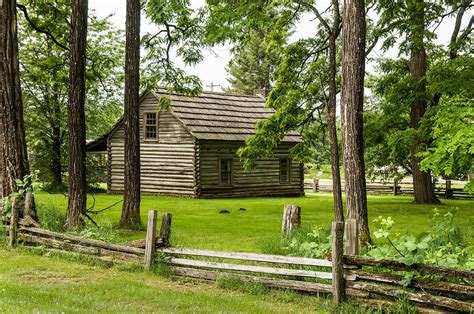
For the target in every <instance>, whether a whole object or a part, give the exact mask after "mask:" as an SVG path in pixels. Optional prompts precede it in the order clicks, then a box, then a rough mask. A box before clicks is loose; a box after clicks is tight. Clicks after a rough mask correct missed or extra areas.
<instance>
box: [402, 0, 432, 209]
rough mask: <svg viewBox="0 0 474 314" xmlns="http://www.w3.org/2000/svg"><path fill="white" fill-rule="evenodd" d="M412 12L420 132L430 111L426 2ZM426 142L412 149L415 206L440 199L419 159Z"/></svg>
mask: <svg viewBox="0 0 474 314" xmlns="http://www.w3.org/2000/svg"><path fill="white" fill-rule="evenodd" d="M408 3H409V7H408V11H409V12H410V13H411V17H410V19H411V25H412V26H411V27H412V36H411V39H410V53H411V55H410V73H411V75H412V77H413V79H414V80H415V81H416V82H417V84H418V90H417V91H415V93H416V94H417V95H419V97H418V99H417V100H416V101H414V102H413V104H412V106H411V112H410V125H411V127H412V128H413V129H415V130H418V128H419V127H420V122H421V120H422V118H423V116H424V114H425V112H426V109H427V102H426V83H425V82H424V78H425V75H426V51H425V44H424V34H425V31H426V30H425V17H424V14H425V10H424V5H425V4H424V0H415V1H409V2H408ZM425 141H426V139H423V136H417V139H415V140H414V141H413V143H412V146H411V167H412V173H413V191H414V196H415V203H417V204H436V203H439V201H438V199H437V198H436V195H435V191H434V186H433V182H432V178H431V173H430V172H429V171H421V169H420V165H419V163H420V161H421V159H422V158H420V157H418V156H416V154H417V153H418V151H419V150H418V148H419V147H420V146H422V145H424V144H425Z"/></svg>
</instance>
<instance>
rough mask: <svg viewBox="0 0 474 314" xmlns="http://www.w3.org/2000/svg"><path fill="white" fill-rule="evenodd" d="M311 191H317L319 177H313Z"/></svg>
mask: <svg viewBox="0 0 474 314" xmlns="http://www.w3.org/2000/svg"><path fill="white" fill-rule="evenodd" d="M313 192H319V179H318V178H313Z"/></svg>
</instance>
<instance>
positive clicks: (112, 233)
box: [77, 222, 118, 242]
mask: <svg viewBox="0 0 474 314" xmlns="http://www.w3.org/2000/svg"><path fill="white" fill-rule="evenodd" d="M77 235H78V236H80V237H84V238H91V239H96V240H102V241H106V242H117V237H118V235H117V230H116V229H115V228H113V226H112V223H110V222H109V223H108V224H104V223H102V224H101V225H100V226H94V225H88V226H87V227H86V228H85V229H82V230H80V231H79V232H78V234H77Z"/></svg>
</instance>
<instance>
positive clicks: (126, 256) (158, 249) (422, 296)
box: [0, 211, 474, 312]
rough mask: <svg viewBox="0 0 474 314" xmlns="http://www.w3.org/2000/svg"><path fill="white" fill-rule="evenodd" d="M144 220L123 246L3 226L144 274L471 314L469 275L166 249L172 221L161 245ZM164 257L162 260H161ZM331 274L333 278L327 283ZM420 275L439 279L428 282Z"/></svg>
mask: <svg viewBox="0 0 474 314" xmlns="http://www.w3.org/2000/svg"><path fill="white" fill-rule="evenodd" d="M149 215H150V216H149V224H148V231H147V238H146V240H143V241H135V242H134V243H131V244H126V245H123V244H113V243H108V242H105V241H100V240H95V239H88V238H83V237H78V236H75V235H70V234H63V233H58V232H52V231H49V230H45V229H42V228H39V227H38V226H37V225H35V224H34V223H32V222H31V220H29V219H20V220H19V221H18V225H19V226H18V228H11V226H9V227H8V228H7V230H9V233H11V234H13V233H12V230H13V231H14V230H17V232H15V233H14V234H15V235H16V236H17V237H16V238H15V239H14V240H15V242H16V241H18V242H19V243H22V244H23V245H26V246H29V247H33V248H38V247H39V248H41V249H42V250H49V251H51V252H54V253H57V252H75V253H79V254H85V255H88V256H91V257H93V258H98V259H104V260H107V261H110V260H113V261H115V260H116V261H126V262H134V263H137V262H138V263H142V264H143V265H144V268H145V269H152V267H153V264H154V263H159V262H160V263H167V264H168V265H169V266H170V267H171V269H172V271H173V272H174V274H175V275H177V276H185V277H191V278H196V279H202V280H206V281H215V280H218V279H219V278H221V277H232V278H235V279H238V280H241V281H242V282H254V283H259V284H263V285H265V286H268V287H277V288H286V289H293V290H296V291H304V292H307V293H315V294H321V293H324V294H331V293H334V284H335V281H334V280H333V278H336V277H337V276H342V277H341V278H342V283H343V284H342V286H341V289H342V294H341V296H342V295H344V294H345V295H347V296H348V297H350V298H361V299H363V300H367V302H368V301H373V302H379V303H380V302H383V303H387V302H392V303H393V302H395V301H396V299H397V298H400V297H404V298H407V299H408V300H409V301H411V302H412V303H413V304H414V305H415V306H420V305H422V306H429V307H435V308H440V309H448V310H454V311H458V312H469V311H471V312H473V311H474V304H473V299H474V286H473V282H474V272H473V271H471V270H462V269H453V268H447V267H441V266H437V265H426V264H413V265H405V264H403V263H400V262H396V261H388V260H375V259H373V258H370V257H367V256H358V255H347V254H346V255H344V256H342V263H343V267H342V269H340V268H339V267H333V262H331V261H328V260H325V259H315V258H306V257H293V256H280V255H270V254H257V253H242V252H223V251H213V250H197V249H188V248H173V247H166V246H165V244H169V234H170V232H171V216H170V215H167V214H166V215H164V216H163V217H164V218H163V219H162V226H161V230H164V231H163V233H162V232H160V234H165V235H166V237H168V238H167V239H162V238H160V237H156V235H155V230H156V212H155V211H150V213H149ZM0 220H3V222H4V223H6V224H9V223H10V222H11V219H2V218H0ZM354 224H355V222H354V221H348V222H347V224H346V227H345V233H346V236H345V237H346V239H353V240H351V241H357V232H356V230H357V226H356V225H354ZM32 225H33V226H32ZM338 228H339V229H341V226H339V227H338ZM343 229H344V228H343ZM343 229H341V230H343ZM354 238H355V240H354ZM345 250H346V253H349V254H357V245H356V244H354V243H349V244H348V243H346V245H345ZM162 255H166V256H167V257H166V258H162ZM337 269H339V270H337ZM336 271H337V272H338V274H337V276H336V277H333V276H334V274H335V272H336ZM387 271H390V273H387ZM407 272H408V273H410V274H415V275H416V274H418V275H419V276H415V277H414V279H412V280H411V281H410V282H408V283H407V284H406V285H405V286H404V285H402V284H401V282H403V281H406V276H405V274H407ZM426 275H436V276H437V278H439V277H442V278H443V279H436V280H435V279H429V277H427V276H426ZM338 293H339V292H338Z"/></svg>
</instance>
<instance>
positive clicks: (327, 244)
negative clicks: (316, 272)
mask: <svg viewBox="0 0 474 314" xmlns="http://www.w3.org/2000/svg"><path fill="white" fill-rule="evenodd" d="M284 248H285V249H286V250H287V251H288V252H291V253H290V254H291V255H296V256H303V257H311V258H326V257H327V256H329V253H330V252H331V236H330V232H329V229H327V228H326V229H325V228H323V227H321V226H317V227H314V228H312V230H311V231H310V232H305V231H304V230H301V231H299V232H298V233H296V234H295V235H293V236H292V237H291V239H290V240H289V241H288V242H287V243H286V244H284Z"/></svg>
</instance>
